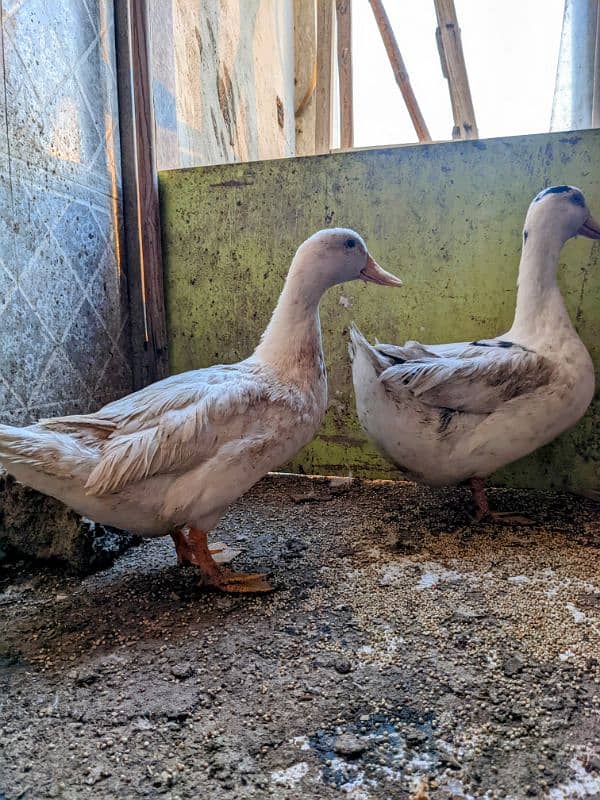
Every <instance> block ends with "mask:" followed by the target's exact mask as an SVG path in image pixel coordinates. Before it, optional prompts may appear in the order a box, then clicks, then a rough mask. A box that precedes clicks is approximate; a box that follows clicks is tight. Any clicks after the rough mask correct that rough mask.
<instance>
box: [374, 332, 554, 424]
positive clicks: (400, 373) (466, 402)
mask: <svg viewBox="0 0 600 800" xmlns="http://www.w3.org/2000/svg"><path fill="white" fill-rule="evenodd" d="M417 344H418V343H415V342H409V343H407V345H404V347H400V348H395V349H394V350H392V349H391V348H390V346H389V345H375V349H377V350H379V351H381V352H382V355H385V356H386V357H387V358H389V359H390V360H392V359H393V363H392V364H390V366H388V367H387V368H386V369H384V370H383V371H382V372H381V374H380V376H379V379H380V380H381V382H382V383H383V384H384V385H385V386H386V388H387V389H388V390H389V391H391V392H392V393H393V394H395V395H398V394H402V393H404V392H410V393H411V394H412V395H413V396H414V397H415V398H417V399H418V400H419V401H420V402H422V403H425V404H426V405H429V406H433V407H436V408H446V409H451V410H455V411H466V412H470V413H474V414H490V413H491V412H492V411H495V410H496V409H497V408H498V407H499V406H501V405H502V404H503V403H506V402H507V401H508V400H512V399H513V398H515V397H519V396H521V395H525V394H528V393H530V392H533V391H535V390H536V389H538V388H540V387H541V386H545V385H547V384H548V383H549V382H550V381H551V379H552V375H553V371H554V370H553V367H552V364H551V363H550V362H549V361H548V359H546V358H545V357H543V356H541V355H539V354H538V353H535V352H534V351H532V350H529V349H527V348H525V347H522V346H521V345H519V344H516V343H514V342H508V341H507V340H504V339H489V340H484V341H477V342H471V343H468V342H463V343H458V344H450V345H433V346H429V345H428V346H426V347H425V346H423V345H420V347H421V348H423V349H424V350H425V353H422V354H420V351H419V350H418V348H417V347H416V345H417ZM393 347H394V346H392V348H393ZM381 348H385V350H381ZM412 353H415V354H416V357H414V358H413V357H410V356H411V354H412Z"/></svg>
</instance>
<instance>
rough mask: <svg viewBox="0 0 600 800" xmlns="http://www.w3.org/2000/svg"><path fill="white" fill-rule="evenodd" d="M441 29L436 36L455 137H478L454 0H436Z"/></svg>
mask: <svg viewBox="0 0 600 800" xmlns="http://www.w3.org/2000/svg"><path fill="white" fill-rule="evenodd" d="M434 3H435V13H436V16H437V22H438V29H437V31H436V38H437V41H438V49H439V52H440V61H441V64H442V72H443V73H444V77H445V78H446V79H447V81H448V89H449V92H450V103H451V105H452V114H453V116H454V129H453V131H452V138H453V139H477V138H478V136H479V132H478V130H477V122H476V120H475V110H474V108H473V100H472V98H471V89H470V88H469V78H468V76H467V66H466V64H465V56H464V53H463V48H462V41H461V37H460V28H459V27H458V18H457V16H456V9H455V7H454V0H434Z"/></svg>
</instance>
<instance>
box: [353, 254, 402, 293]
mask: <svg viewBox="0 0 600 800" xmlns="http://www.w3.org/2000/svg"><path fill="white" fill-rule="evenodd" d="M360 277H361V278H362V279H363V281H365V283H366V282H367V281H370V282H371V283H379V284H380V285H381V286H402V281H401V280H400V278H397V277H396V276H395V275H392V273H391V272H386V271H385V270H384V269H382V268H381V267H380V266H379V264H378V263H377V262H376V261H374V260H373V259H372V258H371V256H368V257H367V263H366V266H365V268H364V269H362V270H361V271H360Z"/></svg>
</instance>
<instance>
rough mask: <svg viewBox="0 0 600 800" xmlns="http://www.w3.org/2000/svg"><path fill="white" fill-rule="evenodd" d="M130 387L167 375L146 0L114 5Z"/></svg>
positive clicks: (123, 1) (167, 360) (126, 1)
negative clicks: (129, 345)
mask: <svg viewBox="0 0 600 800" xmlns="http://www.w3.org/2000/svg"><path fill="white" fill-rule="evenodd" d="M115 37H116V49H117V84H118V92H119V129H120V144H121V163H122V180H123V221H124V228H125V253H126V259H125V260H126V268H127V279H128V286H129V303H130V314H131V341H132V359H133V376H134V387H135V388H139V387H141V386H146V385H147V384H148V383H152V382H153V381H156V380H159V379H160V378H164V377H165V376H166V375H168V373H169V359H168V349H167V323H166V314H165V303H164V288H163V268H162V252H161V239H160V215H159V201H158V178H157V173H156V166H155V159H154V116H153V108H152V81H151V74H150V56H149V49H150V48H149V44H150V43H149V27H148V13H147V6H146V0H119V2H116V3H115Z"/></svg>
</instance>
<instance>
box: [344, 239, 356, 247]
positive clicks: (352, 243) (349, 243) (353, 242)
mask: <svg viewBox="0 0 600 800" xmlns="http://www.w3.org/2000/svg"><path fill="white" fill-rule="evenodd" d="M346 247H356V240H355V239H346Z"/></svg>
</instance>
